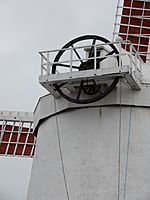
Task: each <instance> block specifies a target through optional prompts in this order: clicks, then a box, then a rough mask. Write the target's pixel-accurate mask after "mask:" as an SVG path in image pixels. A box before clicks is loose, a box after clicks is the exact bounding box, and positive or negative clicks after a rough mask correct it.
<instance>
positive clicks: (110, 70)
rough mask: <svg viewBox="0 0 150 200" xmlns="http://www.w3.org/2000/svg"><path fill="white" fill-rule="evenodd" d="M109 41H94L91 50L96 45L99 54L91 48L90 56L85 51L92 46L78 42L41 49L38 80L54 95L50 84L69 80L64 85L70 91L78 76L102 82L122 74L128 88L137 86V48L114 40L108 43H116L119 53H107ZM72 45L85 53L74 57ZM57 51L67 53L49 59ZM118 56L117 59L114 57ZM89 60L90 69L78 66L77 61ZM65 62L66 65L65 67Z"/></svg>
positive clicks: (139, 67)
mask: <svg viewBox="0 0 150 200" xmlns="http://www.w3.org/2000/svg"><path fill="white" fill-rule="evenodd" d="M109 44H110V43H104V44H100V45H95V47H94V51H97V49H99V50H100V51H101V53H100V56H96V55H97V54H96V53H95V52H94V55H95V56H94V57H90V58H88V56H87V53H88V52H87V51H88V49H90V48H91V47H92V45H91V46H88V47H86V46H80V47H72V48H66V49H57V50H51V51H42V52H40V55H41V75H40V76H39V82H40V84H41V85H42V86H43V87H45V88H46V89H47V90H48V91H49V92H50V93H52V94H53V95H54V96H55V97H57V96H58V94H57V92H56V91H55V88H54V84H61V83H64V82H67V83H69V84H65V85H64V89H65V88H66V89H67V90H69V91H70V92H72V89H73V88H75V87H77V86H79V83H80V81H81V80H82V79H84V80H87V79H90V78H91V79H94V80H95V81H96V82H98V83H101V82H105V81H107V80H108V79H110V78H114V77H116V76H119V77H124V78H125V79H126V80H127V82H128V83H129V85H130V86H131V88H132V89H137V90H139V89H140V83H141V82H142V65H143V60H142V59H141V57H140V56H139V54H138V52H137V51H136V49H135V48H134V46H133V45H132V44H131V43H130V42H129V41H116V42H113V43H111V44H113V45H116V46H117V47H118V52H119V54H116V53H114V54H112V55H108V53H109V51H108V46H109ZM122 45H128V46H129V47H130V51H129V52H127V51H125V50H124V49H122V48H121V46H122ZM74 49H75V50H76V51H79V49H84V52H85V55H83V54H82V58H80V59H79V58H77V57H76V56H74V55H73V54H74V52H75V51H74ZM60 51H66V52H67V53H66V54H67V55H65V56H64V58H63V59H60V60H59V61H58V62H53V60H54V58H53V57H52V56H51V54H54V53H55V54H57V53H58V52H60ZM117 58H118V59H119V63H118V61H117ZM98 59H100V60H102V61H101V62H100V63H99V67H98V68H97V66H96V65H97V64H96V63H97V60H98ZM89 60H93V61H94V64H93V69H90V70H80V69H78V67H79V66H80V65H79V63H80V61H82V62H87V61H89ZM54 65H58V68H57V70H56V71H55V73H54V74H53V73H52V68H53V67H54ZM65 66H67V67H65Z"/></svg>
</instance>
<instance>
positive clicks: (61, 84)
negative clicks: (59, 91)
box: [57, 82, 67, 88]
mask: <svg viewBox="0 0 150 200" xmlns="http://www.w3.org/2000/svg"><path fill="white" fill-rule="evenodd" d="M66 84H67V82H64V83H60V84H59V85H57V87H58V88H61V87H63V86H64V85H66Z"/></svg>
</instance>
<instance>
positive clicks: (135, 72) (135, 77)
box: [135, 52, 138, 79]
mask: <svg viewBox="0 0 150 200" xmlns="http://www.w3.org/2000/svg"><path fill="white" fill-rule="evenodd" d="M137 72H138V71H137V52H135V79H137Z"/></svg>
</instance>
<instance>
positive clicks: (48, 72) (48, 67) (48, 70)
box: [46, 52, 50, 77]
mask: <svg viewBox="0 0 150 200" xmlns="http://www.w3.org/2000/svg"><path fill="white" fill-rule="evenodd" d="M46 59H47V63H46V66H47V69H46V76H47V77H48V75H49V74H50V66H49V52H47V56H46Z"/></svg>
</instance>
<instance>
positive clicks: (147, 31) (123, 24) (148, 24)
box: [113, 0, 150, 62]
mask: <svg viewBox="0 0 150 200" xmlns="http://www.w3.org/2000/svg"><path fill="white" fill-rule="evenodd" d="M116 36H120V37H122V38H123V40H130V41H131V43H132V44H133V46H134V47H135V49H136V50H137V51H138V52H139V53H140V54H141V58H142V59H143V61H144V62H146V60H147V59H148V56H147V55H148V54H149V53H150V52H148V51H149V38H150V1H149V0H119V1H118V6H117V12H116V20H115V28H114V33H113V40H115V38H116ZM123 48H124V49H125V50H127V51H129V46H123Z"/></svg>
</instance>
